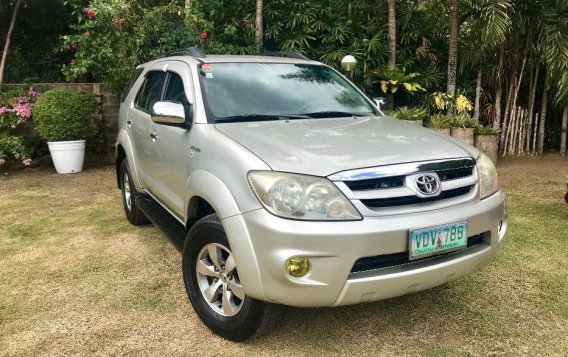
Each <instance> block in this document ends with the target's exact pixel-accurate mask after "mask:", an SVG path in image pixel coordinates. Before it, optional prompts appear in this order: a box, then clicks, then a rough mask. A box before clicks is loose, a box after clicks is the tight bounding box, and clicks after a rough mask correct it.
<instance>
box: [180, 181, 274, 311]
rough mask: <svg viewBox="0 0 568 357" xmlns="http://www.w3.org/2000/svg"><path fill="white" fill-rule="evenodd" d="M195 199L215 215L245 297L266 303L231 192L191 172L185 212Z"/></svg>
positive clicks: (255, 263) (254, 258)
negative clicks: (233, 261)
mask: <svg viewBox="0 0 568 357" xmlns="http://www.w3.org/2000/svg"><path fill="white" fill-rule="evenodd" d="M195 197H201V198H203V199H204V200H206V201H207V202H208V203H209V204H210V205H211V206H212V207H213V209H214V210H215V212H216V213H217V215H218V216H219V219H220V220H221V223H222V224H223V228H224V229H225V233H226V234H227V240H228V241H229V245H230V246H231V251H232V252H233V255H234V257H235V262H236V263H237V266H238V268H239V278H240V280H241V284H242V285H243V288H244V289H245V292H246V293H247V295H249V296H251V297H253V298H256V299H264V300H266V299H267V298H266V295H265V293H264V289H263V286H262V280H261V278H260V270H259V266H258V262H257V259H256V254H255V251H254V247H253V246H252V242H251V240H250V238H249V232H248V230H247V227H246V225H245V223H244V220H243V218H242V216H241V213H243V212H241V210H240V208H239V206H238V204H237V202H236V200H235V199H234V197H233V195H232V194H231V191H229V189H228V188H227V186H226V185H225V184H224V183H223V181H221V180H220V179H219V178H218V177H216V176H215V175H213V174H212V173H210V172H208V171H202V170H199V171H195V172H193V173H192V175H191V176H190V179H189V180H188V190H187V196H186V199H185V202H186V204H185V205H186V206H185V212H189V211H188V209H189V204H190V203H191V202H192V200H193V199H194V198H195ZM186 219H187V217H186Z"/></svg>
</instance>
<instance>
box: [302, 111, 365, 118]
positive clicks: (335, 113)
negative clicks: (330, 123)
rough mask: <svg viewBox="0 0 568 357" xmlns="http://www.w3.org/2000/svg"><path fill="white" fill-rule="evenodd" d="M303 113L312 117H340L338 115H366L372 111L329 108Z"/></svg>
mask: <svg viewBox="0 0 568 357" xmlns="http://www.w3.org/2000/svg"><path fill="white" fill-rule="evenodd" d="M302 115H305V116H308V117H310V118H338V117H365V116H369V115H372V113H353V112H342V111H335V110H327V111H321V112H313V113H304V114H302Z"/></svg>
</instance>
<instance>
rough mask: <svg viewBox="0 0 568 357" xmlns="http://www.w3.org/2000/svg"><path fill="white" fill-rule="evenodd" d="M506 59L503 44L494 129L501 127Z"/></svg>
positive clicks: (498, 71)
mask: <svg viewBox="0 0 568 357" xmlns="http://www.w3.org/2000/svg"><path fill="white" fill-rule="evenodd" d="M504 57H505V45H504V44H501V50H500V51H499V67H498V68H497V84H496V85H495V118H494V119H493V128H494V129H499V128H500V127H501V97H502V96H503V81H502V80H501V76H502V73H503V58H504Z"/></svg>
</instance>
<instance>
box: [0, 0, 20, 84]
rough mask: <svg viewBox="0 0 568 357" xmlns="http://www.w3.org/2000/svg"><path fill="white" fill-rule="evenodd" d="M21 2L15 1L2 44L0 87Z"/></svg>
mask: <svg viewBox="0 0 568 357" xmlns="http://www.w3.org/2000/svg"><path fill="white" fill-rule="evenodd" d="M21 4H22V0H18V1H16V5H15V6H14V12H13V13H12V21H11V22H10V27H9V28H8V34H7V35H6V42H5V43H4V52H2V61H1V62H0V85H1V84H2V83H4V67H6V59H7V58H8V51H9V50H10V40H11V39H12V32H13V31H14V24H15V23H16V17H18V10H19V9H20V5H21Z"/></svg>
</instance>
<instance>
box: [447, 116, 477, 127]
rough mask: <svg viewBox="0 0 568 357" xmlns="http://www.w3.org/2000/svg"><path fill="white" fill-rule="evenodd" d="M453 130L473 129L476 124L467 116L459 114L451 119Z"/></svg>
mask: <svg viewBox="0 0 568 357" xmlns="http://www.w3.org/2000/svg"><path fill="white" fill-rule="evenodd" d="M451 126H452V127H453V128H475V127H476V126H477V123H476V122H475V119H473V118H472V117H471V116H470V115H469V114H459V115H456V116H454V117H452V119H451Z"/></svg>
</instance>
